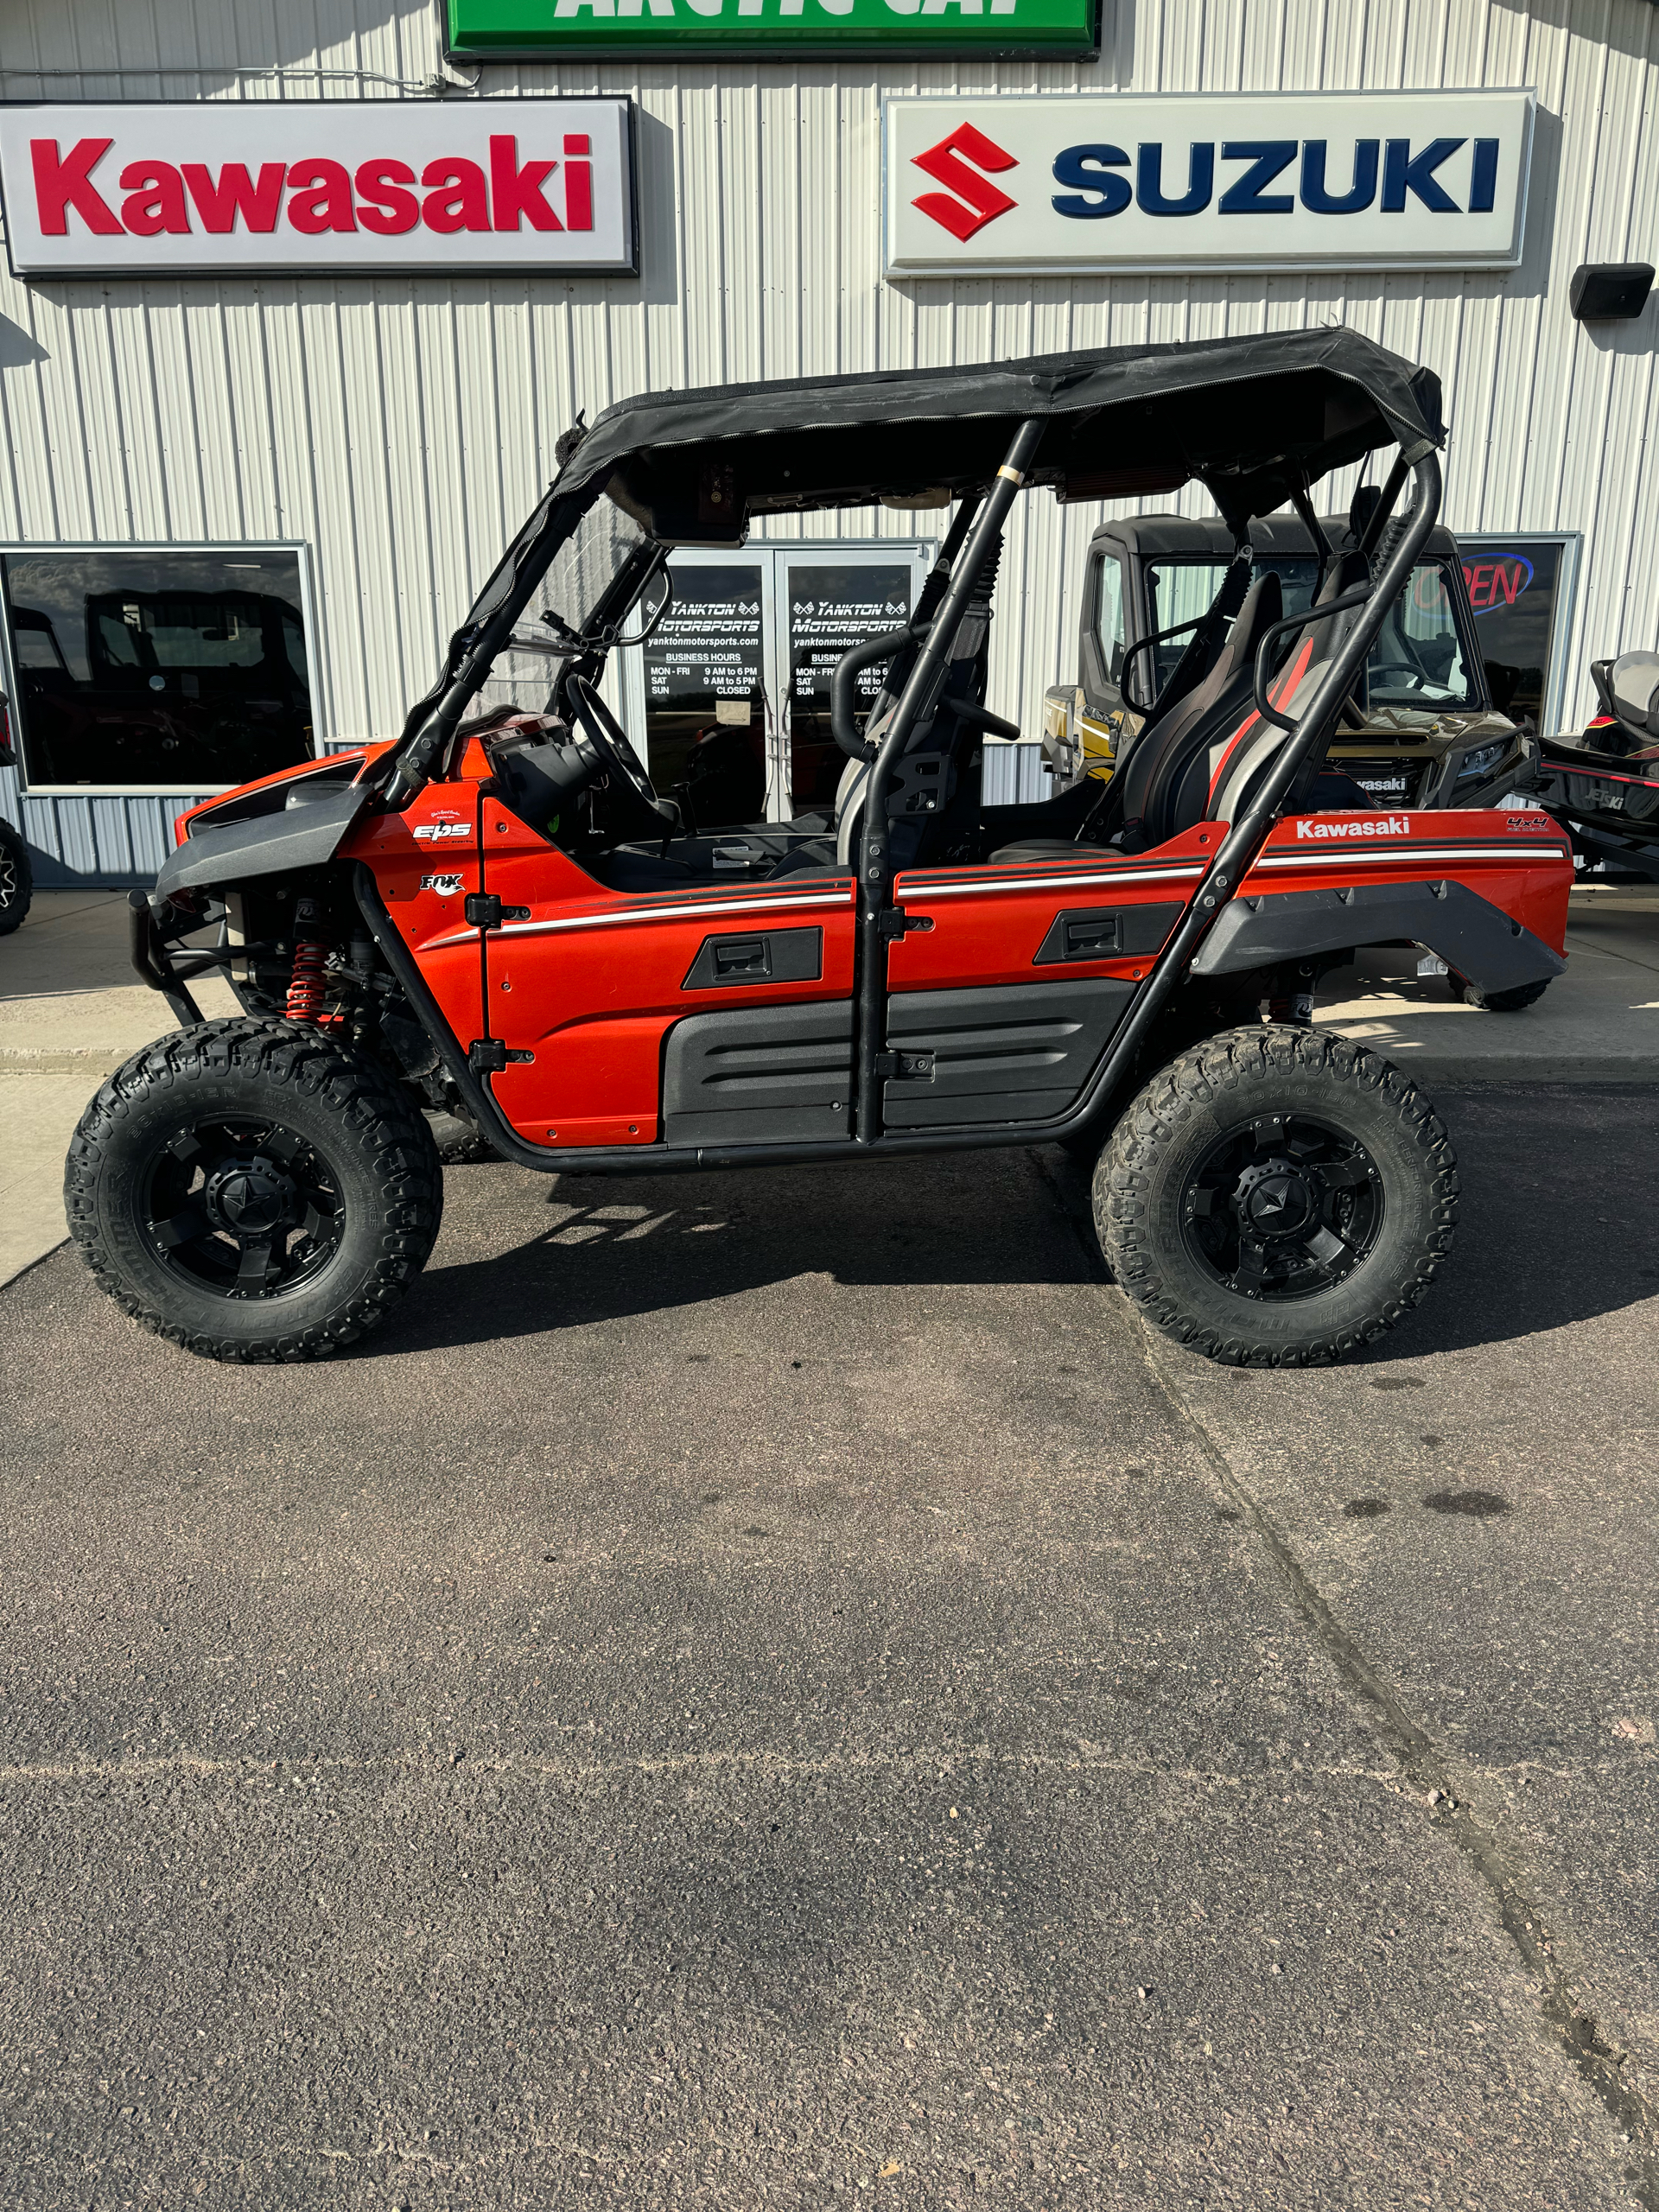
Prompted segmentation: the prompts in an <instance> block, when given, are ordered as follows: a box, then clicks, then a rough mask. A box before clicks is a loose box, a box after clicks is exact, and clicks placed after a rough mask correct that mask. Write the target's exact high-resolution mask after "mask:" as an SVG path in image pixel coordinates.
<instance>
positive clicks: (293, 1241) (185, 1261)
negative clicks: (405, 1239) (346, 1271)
mask: <svg viewBox="0 0 1659 2212" xmlns="http://www.w3.org/2000/svg"><path fill="white" fill-rule="evenodd" d="M139 1224H140V1226H141V1228H142V1230H143V1235H144V1238H145V1241H146V1242H147V1243H148V1244H149V1248H150V1249H151V1251H152V1252H153V1253H154V1254H155V1255H156V1258H157V1259H158V1260H159V1261H160V1262H162V1266H163V1267H164V1268H167V1270H168V1273H169V1274H174V1275H177V1276H180V1277H181V1278H182V1279H183V1280H184V1281H186V1282H188V1283H189V1284H190V1285H191V1286H192V1287H194V1289H197V1290H200V1291H206V1292H207V1293H209V1294H211V1295H212V1296H214V1297H218V1298H224V1299H234V1300H249V1299H268V1298H283V1297H286V1296H288V1295H289V1294H291V1293H293V1292H295V1291H296V1290H299V1289H301V1288H302V1287H303V1286H304V1285H305V1284H307V1283H308V1282H311V1281H315V1278H316V1277H317V1276H318V1275H319V1274H321V1272H322V1270H323V1268H326V1267H327V1264H328V1262H329V1261H330V1260H332V1259H333V1257H334V1254H335V1252H336V1251H337V1250H338V1249H339V1246H340V1237H341V1235H342V1233H343V1232H344V1230H345V1226H346V1206H345V1200H344V1198H343V1196H342V1194H341V1191H340V1176H339V1173H337V1171H336V1170H335V1168H334V1166H332V1164H331V1163H330V1162H329V1160H327V1157H326V1156H325V1155H324V1154H322V1153H321V1152H320V1151H318V1149H317V1147H315V1145H313V1144H311V1143H309V1142H308V1141H307V1139H305V1138H304V1137H302V1136H296V1135H295V1133H294V1132H293V1130H291V1129H285V1128H283V1127H282V1126H281V1124H280V1123H278V1122H260V1121H244V1120H240V1119H236V1120H226V1119H219V1118H215V1119H213V1120H211V1121H202V1122H192V1123H191V1124H190V1125H189V1126H188V1127H187V1128H182V1129H179V1130H176V1131H175V1133H174V1135H172V1136H170V1137H169V1138H168V1140H167V1141H166V1142H165V1143H164V1144H163V1145H162V1147H160V1149H159V1150H158V1151H157V1153H156V1156H155V1158H154V1160H152V1161H151V1163H150V1166H149V1174H148V1176H147V1178H146V1187H145V1189H144V1192H143V1198H142V1202H141V1205H140V1208H139Z"/></svg>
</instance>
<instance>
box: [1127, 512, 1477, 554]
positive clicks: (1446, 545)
mask: <svg viewBox="0 0 1659 2212" xmlns="http://www.w3.org/2000/svg"><path fill="white" fill-rule="evenodd" d="M1319 520H1320V525H1321V527H1322V528H1323V530H1324V531H1325V536H1326V537H1328V538H1329V540H1330V542H1331V543H1332V545H1334V546H1335V547H1336V548H1337V550H1338V551H1340V550H1342V547H1343V543H1344V540H1345V539H1347V533H1348V518H1347V517H1346V516H1345V515H1322V516H1321V517H1320V518H1319ZM1348 542H1349V543H1351V542H1352V541H1351V540H1348ZM1089 543H1090V546H1091V547H1093V546H1098V545H1104V546H1108V547H1109V548H1110V550H1112V551H1113V552H1115V553H1121V554H1124V555H1127V556H1128V557H1129V558H1130V559H1131V560H1133V559H1135V558H1139V559H1141V560H1143V561H1157V560H1190V559H1197V560H1205V561H1219V562H1226V561H1229V560H1230V559H1231V557H1232V552H1233V533H1232V531H1230V529H1229V528H1228V527H1227V524H1225V523H1224V522H1221V521H1218V520H1215V519H1212V518H1210V517H1209V516H1199V517H1195V516H1192V515H1160V514H1151V515H1124V516H1122V517H1121V518H1119V519H1118V520H1116V521H1115V522H1103V523H1102V524H1100V526H1099V528H1098V529H1097V530H1096V531H1095V533H1094V535H1093V536H1092V537H1090V540H1089ZM1250 543H1251V544H1252V545H1253V546H1254V547H1255V551H1256V555H1257V557H1258V558H1263V557H1266V558H1271V557H1272V556H1273V555H1274V554H1280V555H1282V556H1287V557H1289V558H1290V559H1293V560H1297V559H1303V558H1306V559H1309V560H1311V559H1312V558H1313V553H1314V545H1313V537H1312V536H1311V535H1310V533H1309V531H1308V529H1307V526H1306V524H1305V523H1303V522H1302V521H1300V519H1299V518H1297V517H1296V516H1295V515H1277V514H1276V515H1270V516H1268V517H1267V518H1265V519H1264V518H1262V517H1261V516H1257V517H1255V518H1254V519H1253V520H1252V522H1251V524H1250ZM1457 550H1458V544H1457V540H1456V538H1455V537H1453V536H1452V532H1451V531H1449V530H1443V529H1441V528H1440V526H1439V525H1438V524H1436V526H1435V527H1434V529H1433V530H1432V531H1430V532H1429V534H1428V536H1427V538H1426V539H1425V540H1424V542H1423V550H1422V551H1421V554H1420V555H1419V556H1418V558H1419V559H1420V560H1423V561H1433V560H1449V559H1450V558H1452V556H1453V555H1455V554H1456V552H1457Z"/></svg>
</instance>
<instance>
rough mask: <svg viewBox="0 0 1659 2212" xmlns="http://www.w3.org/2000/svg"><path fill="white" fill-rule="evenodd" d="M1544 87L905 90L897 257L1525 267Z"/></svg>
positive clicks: (894, 138) (985, 261) (1009, 262)
mask: <svg viewBox="0 0 1659 2212" xmlns="http://www.w3.org/2000/svg"><path fill="white" fill-rule="evenodd" d="M1532 115H1533V95H1532V93H1531V92H1528V91H1514V92H1388V93H1373V92H1352V93H1342V92H1322V93H1319V94H1312V93H1306V92H1277V93H1275V92H1262V93H1258V94H1255V95H1254V96H1251V97H1249V98H1243V97H1240V96H1238V95H1236V94H1233V93H1225V94H1207V95H1193V96H1191V97H1188V98H1185V99H1162V98H1160V99H1141V98H1139V97H1125V98H1117V97H1113V98H1109V99H1053V98H1049V97H1042V98H1028V97H1026V96H1024V95H1020V94H1009V95H1008V96H1007V97H1005V98H1001V99H934V98H926V99H909V98H905V99H890V100H888V101H887V104H886V111H885V118H884V141H883V143H884V158H885V173H886V194H887V274H888V275H889V276H890V277H906V276H944V275H950V274H954V273H956V272H957V271H958V270H960V271H963V272H964V273H974V274H978V273H981V272H983V271H985V270H1087V269H1142V270H1157V269H1163V270H1194V269H1319V268H1328V269H1414V268H1437V267H1443V268H1457V269H1472V268H1512V267H1513V266H1514V265H1515V264H1516V263H1517V262H1518V261H1519V259H1520V257H1521V243H1522V228H1523V225H1524V222H1525V214H1526V181H1527V165H1528V159H1529V153H1530V149H1531V143H1532Z"/></svg>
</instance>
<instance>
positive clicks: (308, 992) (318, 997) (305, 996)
mask: <svg viewBox="0 0 1659 2212" xmlns="http://www.w3.org/2000/svg"><path fill="white" fill-rule="evenodd" d="M327 957H328V948H327V945H326V944H319V943H318V942H317V941H316V939H315V938H308V939H307V940H306V941H305V942H303V943H302V944H296V946H295V948H294V972H293V975H292V976H290V978H289V986H288V1004H287V1006H286V1007H284V1008H283V1011H284V1013H285V1014H287V1016H288V1018H289V1020H290V1021H315V1022H320V1021H321V1020H322V966H323V963H324V961H326V960H327Z"/></svg>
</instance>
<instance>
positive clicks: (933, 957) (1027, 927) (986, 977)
mask: <svg viewBox="0 0 1659 2212" xmlns="http://www.w3.org/2000/svg"><path fill="white" fill-rule="evenodd" d="M1223 836H1224V829H1223V828H1221V827H1219V826H1217V824H1216V823H1213V822H1209V823H1204V824H1203V825H1202V826H1201V827H1199V828H1198V829H1187V830H1185V831H1183V832H1182V834H1181V836H1179V837H1173V838H1172V839H1171V840H1170V842H1169V843H1168V844H1166V845H1163V846H1160V849H1158V851H1157V852H1155V853H1139V854H1136V855H1133V856H1132V857H1129V856H1122V855H1117V854H1115V853H1107V852H1103V851H1102V850H1101V849H1100V848H1099V847H1097V846H1088V845H1080V846H1079V847H1078V848H1077V859H1076V860H1075V861H1070V860H1067V861H1059V860H1056V861H1018V862H1014V863H1012V864H1009V865H1007V866H1001V867H999V866H997V865H996V864H995V863H994V862H990V861H988V862H986V863H985V864H984V865H983V866H981V867H978V868H911V869H907V870H906V872H905V873H904V874H901V875H899V877H898V879H897V880H896V883H895V887H894V892H893V896H894V899H896V901H897V903H898V904H899V906H903V908H904V909H905V911H906V913H907V914H911V915H913V916H925V918H927V919H928V920H930V921H931V923H932V925H933V926H932V928H931V930H912V931H906V935H905V937H904V938H903V939H902V940H901V941H899V943H897V944H894V945H893V949H892V951H891V952H890V953H889V955H888V957H887V988H889V990H893V991H940V990H949V989H950V988H953V987H954V988H961V989H963V990H966V989H969V988H973V987H974V986H976V985H983V984H993V983H1017V982H1021V981H1024V982H1048V981H1053V980H1056V979H1057V978H1058V976H1059V975H1060V974H1061V973H1064V974H1065V975H1066V976H1077V977H1084V976H1122V977H1125V978H1127V979H1128V980H1129V981H1131V982H1139V981H1141V979H1142V978H1144V977H1145V976H1148V975H1150V974H1151V972H1152V969H1153V964H1154V957H1155V956H1154V955H1151V954H1142V955H1141V956H1139V957H1135V958H1130V959H1122V960H1072V961H1068V962H1067V963H1065V969H1064V970H1061V969H1058V968H1056V969H1048V968H1044V969H1037V970H1036V971H1035V972H1034V973H1033V962H1034V960H1035V959H1036V957H1037V951H1038V948H1039V946H1040V945H1041V944H1042V942H1043V939H1044V938H1046V936H1047V934H1048V932H1049V931H1050V930H1051V929H1052V927H1053V925H1054V919H1055V917H1056V915H1058V914H1060V913H1063V912H1065V911H1066V910H1067V909H1068V908H1071V907H1079V906H1082V907H1088V906H1183V907H1184V906H1185V905H1186V903H1187V901H1188V900H1189V899H1191V898H1192V892H1193V888H1194V887H1195V885H1196V884H1197V883H1198V879H1199V877H1200V876H1201V875H1202V874H1203V873H1204V870H1205V868H1206V867H1207V866H1208V865H1209V862H1210V861H1211V860H1212V859H1213V857H1214V856H1215V854H1216V852H1217V849H1218V848H1219V846H1220V843H1221V840H1222V837H1223ZM1178 919H1179V916H1178V915H1174V914H1172V915H1171V916H1170V917H1169V927H1170V929H1173V927H1174V925H1175V923H1176V921H1177V920H1178ZM1168 933H1169V932H1168V930H1166V931H1165V932H1164V934H1165V936H1167V935H1168Z"/></svg>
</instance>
